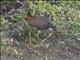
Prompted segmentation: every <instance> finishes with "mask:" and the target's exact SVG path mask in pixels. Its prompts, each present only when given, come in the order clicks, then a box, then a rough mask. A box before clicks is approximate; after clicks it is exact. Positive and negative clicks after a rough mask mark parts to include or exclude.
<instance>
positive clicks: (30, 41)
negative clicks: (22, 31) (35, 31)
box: [29, 32, 32, 45]
mask: <svg viewBox="0 0 80 60" xmlns="http://www.w3.org/2000/svg"><path fill="white" fill-rule="evenodd" d="M31 43H32V42H31V32H29V44H30V45H31Z"/></svg>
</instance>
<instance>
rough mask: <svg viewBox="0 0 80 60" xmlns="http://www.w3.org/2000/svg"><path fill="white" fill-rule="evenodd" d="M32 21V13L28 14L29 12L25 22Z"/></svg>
mask: <svg viewBox="0 0 80 60" xmlns="http://www.w3.org/2000/svg"><path fill="white" fill-rule="evenodd" d="M31 19H32V15H31V12H30V11H28V12H27V16H26V17H25V20H31Z"/></svg>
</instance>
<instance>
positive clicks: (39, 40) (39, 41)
mask: <svg viewBox="0 0 80 60" xmlns="http://www.w3.org/2000/svg"><path fill="white" fill-rule="evenodd" d="M40 32H41V31H38V33H37V36H36V37H37V39H38V43H39V45H42V43H41V40H42V39H40V37H39V34H40Z"/></svg>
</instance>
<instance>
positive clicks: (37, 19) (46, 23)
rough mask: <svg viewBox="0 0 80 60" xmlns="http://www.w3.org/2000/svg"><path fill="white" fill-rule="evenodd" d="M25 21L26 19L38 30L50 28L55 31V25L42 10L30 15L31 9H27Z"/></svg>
mask: <svg viewBox="0 0 80 60" xmlns="http://www.w3.org/2000/svg"><path fill="white" fill-rule="evenodd" d="M25 21H27V23H28V24H29V25H30V26H31V27H34V28H36V29H38V30H47V29H49V28H52V29H53V30H54V31H56V26H53V24H52V23H51V22H50V19H49V17H48V15H47V14H45V13H42V12H39V13H38V14H37V15H32V14H31V11H28V12H27V17H25ZM38 34H39V32H38V33H37V36H38ZM30 43H31V41H30Z"/></svg>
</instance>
